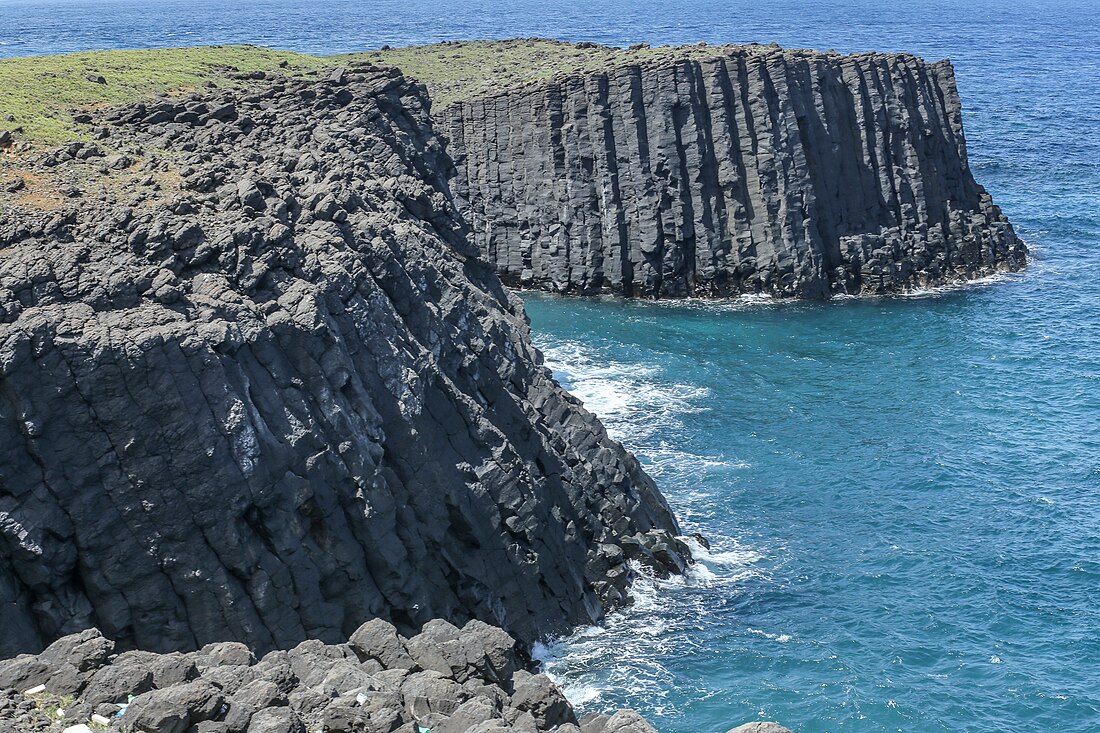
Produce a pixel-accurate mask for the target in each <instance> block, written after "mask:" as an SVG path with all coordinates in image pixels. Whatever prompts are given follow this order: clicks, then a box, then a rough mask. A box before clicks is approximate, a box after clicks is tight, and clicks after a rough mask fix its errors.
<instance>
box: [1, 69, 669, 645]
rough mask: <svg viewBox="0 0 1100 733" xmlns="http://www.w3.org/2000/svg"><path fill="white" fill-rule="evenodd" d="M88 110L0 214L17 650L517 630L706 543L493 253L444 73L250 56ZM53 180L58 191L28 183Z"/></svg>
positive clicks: (10, 573) (4, 456)
mask: <svg viewBox="0 0 1100 733" xmlns="http://www.w3.org/2000/svg"><path fill="white" fill-rule="evenodd" d="M239 81H240V82H242V86H240V87H239V88H234V89H231V90H224V89H217V88H210V89H205V90H203V91H202V92H201V93H194V94H190V95H186V96H180V97H175V98H167V97H165V98H162V99H160V100H156V101H153V102H149V103H142V104H138V105H132V106H128V107H124V108H121V109H115V110H107V111H100V112H97V113H96V114H94V115H89V116H88V123H89V125H90V130H91V136H92V137H94V138H96V141H95V142H91V141H81V142H74V143H72V144H70V145H66V146H63V147H61V148H60V149H57V150H54V151H51V152H48V153H45V154H42V155H40V156H38V157H37V158H36V159H35V160H32V161H30V162H28V163H27V165H26V170H25V171H23V172H22V173H20V174H19V175H18V176H17V177H15V178H13V179H11V180H9V181H8V182H7V184H6V186H5V190H14V191H15V193H14V194H13V196H15V198H14V199H11V201H12V203H11V205H10V206H6V208H5V215H4V216H3V217H2V218H0V609H2V618H3V623H2V624H0V655H3V656H8V655H12V654H15V653H19V652H36V651H39V650H41V649H42V648H43V647H44V646H45V645H47V644H49V643H50V642H52V641H53V640H55V639H57V638H59V637H61V636H64V635H66V634H69V633H73V632H78V631H81V630H83V629H86V628H91V627H95V628H99V629H102V630H103V632H104V634H106V635H107V636H109V637H110V638H113V639H115V640H117V641H118V642H119V643H120V644H121V645H122V646H123V647H124V648H140V649H146V650H152V651H158V652H171V651H178V650H190V649H196V648H201V647H202V646H204V645H205V644H207V643H209V642H213V641H220V640H224V639H233V640H236V641H240V642H243V643H245V644H247V645H248V646H249V647H250V648H252V649H254V650H257V652H258V653H261V654H262V653H266V652H267V651H270V650H272V649H277V648H278V649H286V648H291V647H293V646H295V645H296V644H298V643H299V642H302V641H304V640H307V639H314V640H320V642H325V643H332V644H334V643H338V642H340V641H343V640H345V639H347V638H348V636H349V635H350V634H351V633H352V632H354V631H355V629H357V628H358V627H359V625H360V624H362V623H363V622H364V621H366V620H368V619H371V618H383V619H387V620H389V621H391V622H392V623H394V624H395V625H396V626H397V627H398V628H399V629H400V630H401V631H402V632H403V633H414V632H415V631H416V630H418V629H419V628H420V627H422V626H423V625H424V624H425V623H427V622H429V621H430V620H432V619H436V618H446V619H448V620H450V621H452V622H454V623H457V624H460V625H461V624H464V623H465V622H467V621H469V620H470V619H480V620H482V621H485V622H488V623H492V624H495V625H498V626H501V627H503V628H504V629H505V630H507V631H508V632H509V633H511V634H513V635H514V636H515V637H516V638H518V639H519V640H520V641H521V642H523V643H524V644H530V643H531V642H533V641H535V640H536V639H539V638H542V637H544V636H546V635H548V634H554V633H559V632H563V631H565V630H567V629H570V628H572V627H573V626H575V625H577V624H584V623H590V622H592V621H594V620H596V619H598V618H599V617H600V616H601V615H602V614H603V613H604V612H605V611H606V610H607V609H610V608H615V607H619V606H621V605H623V604H626V603H628V602H629V585H630V581H631V578H632V577H633V573H634V570H633V567H634V565H635V564H636V563H641V564H643V565H648V566H649V567H650V568H651V569H652V570H653V571H654V572H657V573H659V574H667V573H677V572H681V571H683V569H684V568H685V566H686V564H687V563H688V562H690V554H689V553H688V551H687V548H686V547H685V546H684V545H683V544H682V543H681V542H680V541H679V540H677V539H676V535H677V534H678V529H677V525H676V522H675V520H674V518H673V516H672V514H671V512H670V511H669V509H668V507H667V505H666V503H665V500H664V498H663V497H662V496H661V495H660V493H659V492H658V491H657V489H656V487H655V486H654V484H653V481H652V480H651V479H650V478H649V477H648V476H646V475H645V473H644V472H643V471H642V470H641V468H640V467H639V465H638V462H637V461H636V460H635V459H634V457H633V456H632V455H630V454H629V453H628V452H627V451H625V450H624V449H623V448H622V446H621V445H619V444H618V443H616V442H615V441H613V440H611V439H609V438H608V436H607V434H606V433H605V432H604V430H603V428H602V426H601V425H600V423H599V422H598V421H597V420H596V418H595V417H593V416H592V415H591V414H589V413H588V412H587V411H585V410H584V408H583V407H582V406H581V405H580V403H579V402H578V401H577V400H575V399H574V398H572V397H571V396H570V395H568V394H567V393H566V392H565V391H564V390H562V389H561V388H560V387H559V386H558V384H557V383H556V382H555V381H554V380H553V379H552V377H551V374H550V373H549V372H548V370H546V369H545V368H544V367H543V366H542V363H541V362H542V358H541V355H540V354H539V353H538V352H537V351H536V350H535V349H534V348H533V347H532V345H531V342H530V338H529V334H528V329H527V324H526V321H525V317H524V314H523V309H522V305H521V304H520V302H519V300H518V299H517V298H516V297H515V296H513V295H511V294H509V293H508V292H507V291H506V290H505V289H504V288H503V287H502V285H501V283H500V281H499V280H498V279H497V277H496V276H495V275H494V274H493V272H492V268H491V266H489V265H487V264H486V263H485V262H483V261H482V260H481V259H479V257H478V256H477V251H476V250H475V249H474V248H472V247H471V246H470V245H469V243H468V241H467V238H466V234H467V232H466V228H465V223H464V222H463V220H462V219H461V218H460V217H459V216H457V215H456V213H455V210H454V207H453V204H452V201H451V198H450V192H449V189H448V183H447V180H448V176H449V175H450V174H451V172H452V166H451V162H450V159H449V158H448V157H447V155H446V154H445V152H444V150H443V148H442V146H441V145H440V143H439V141H438V140H437V138H436V137H435V135H434V133H433V129H432V125H431V121H430V119H429V116H428V106H429V102H428V98H427V96H426V93H425V90H424V88H423V87H422V86H419V85H417V84H414V83H411V82H409V81H407V80H406V79H405V78H404V77H402V76H401V75H400V74H399V73H398V72H397V71H396V70H393V69H387V68H376V67H373V66H370V65H365V66H356V67H348V68H347V69H338V70H336V71H335V72H333V73H332V74H331V75H329V74H327V73H326V74H325V75H323V76H320V77H315V78H306V79H290V78H280V77H275V78H271V77H267V76H265V75H264V74H257V75H254V77H250V78H246V79H240V80H239ZM43 180H50V181H53V185H54V187H55V188H56V189H57V190H62V191H64V192H65V195H66V196H67V198H66V200H65V202H64V203H62V204H60V205H57V206H54V207H47V206H37V208H36V201H35V200H34V199H33V198H26V197H25V198H19V188H20V184H21V183H23V182H27V183H30V182H35V181H39V182H41V181H43Z"/></svg>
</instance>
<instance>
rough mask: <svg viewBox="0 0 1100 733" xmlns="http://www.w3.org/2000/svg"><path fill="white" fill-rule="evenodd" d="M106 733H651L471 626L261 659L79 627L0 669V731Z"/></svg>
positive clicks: (240, 647)
mask: <svg viewBox="0 0 1100 733" xmlns="http://www.w3.org/2000/svg"><path fill="white" fill-rule="evenodd" d="M108 725H109V726H110V728H111V730H115V731H120V732H121V733H188V732H190V733H306V731H308V732H309V733H315V732H318V731H319V732H320V733H423V731H431V732H432V733H511V732H514V733H542V732H543V731H555V732H556V733H656V731H655V730H654V728H653V727H652V726H651V725H649V724H648V723H647V722H645V720H643V719H642V718H641V716H639V715H638V714H637V713H635V712H634V711H632V710H620V711H618V712H616V713H614V714H613V715H607V714H601V713H594V714H588V715H585V716H583V717H582V718H580V719H578V717H577V715H576V713H575V712H574V710H573V707H572V706H571V705H570V704H569V702H568V701H567V700H566V699H565V697H564V696H563V695H562V693H561V691H560V690H559V689H558V688H557V686H556V685H555V684H554V683H553V682H552V681H551V680H550V678H549V677H547V676H546V675H543V674H534V673H532V672H530V671H528V670H527V668H526V665H525V657H524V655H523V650H522V649H521V647H520V646H519V645H518V644H517V643H516V641H515V639H513V638H512V637H510V636H509V635H508V634H506V633H505V632H504V631H502V630H500V629H498V628H496V627H493V626H489V625H488V624H484V623H482V622H480V621H470V622H469V623H467V624H466V625H465V626H463V627H462V628H461V629H459V628H456V627H455V626H453V625H451V624H449V623H447V622H446V621H441V620H437V621H432V622H430V623H428V624H427V625H426V626H425V627H424V630H423V631H422V632H421V633H420V634H418V635H416V636H414V637H412V638H411V639H407V638H405V637H403V636H400V635H399V634H398V633H397V630H396V629H395V628H394V627H393V626H392V625H391V624H388V623H386V622H385V621H382V620H379V619H375V620H373V621H370V622H368V623H366V624H364V625H363V626H362V627H361V628H359V629H357V630H356V631H355V632H354V633H353V634H352V635H351V638H350V639H348V640H347V642H346V643H339V644H323V643H321V642H319V641H306V642H302V643H301V644H299V645H297V646H295V647H294V648H292V649H289V650H286V651H272V652H269V653H268V654H266V655H264V656H263V658H261V659H257V658H256V656H255V655H254V654H253V652H252V650H250V649H249V648H248V647H247V646H245V645H244V644H241V643H239V642H220V643H214V644H208V645H206V646H204V647H203V648H202V649H200V650H198V651H195V652H190V653H184V654H179V653H174V654H152V653H149V652H135V651H130V652H124V653H122V654H115V653H114V642H113V641H111V640H110V639H106V638H104V637H103V635H102V634H101V633H100V632H99V631H98V630H96V629H89V630H87V631H84V632H81V633H79V634H74V635H72V636H67V637H65V638H62V639H59V640H58V641H56V642H54V643H53V644H52V645H50V647H49V648H47V649H46V650H45V651H44V652H43V653H42V654H40V655H37V656H31V655H24V656H21V657H18V658H16V659H12V660H9V661H5V662H0V732H2V733H7V731H9V730H10V731H13V732H14V731H19V732H20V733H30V732H31V731H62V730H65V729H67V728H68V727H69V726H88V727H86V728H83V729H81V728H76V730H78V731H80V730H82V731H83V733H86V732H87V731H88V730H89V729H90V728H91V726H95V727H96V729H99V730H103V729H104V728H105V727H107V726H108ZM745 730H752V731H761V733H775V732H779V733H782V731H784V730H785V729H780V728H751V729H750V728H745ZM737 731H738V733H740V731H742V729H741V728H738V729H737ZM786 733H789V731H787V732H786Z"/></svg>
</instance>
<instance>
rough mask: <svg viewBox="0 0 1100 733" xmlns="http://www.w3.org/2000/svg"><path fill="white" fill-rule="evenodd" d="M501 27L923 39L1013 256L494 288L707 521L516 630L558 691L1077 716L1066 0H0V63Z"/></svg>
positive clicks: (884, 716) (624, 698)
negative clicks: (589, 611) (973, 270)
mask: <svg viewBox="0 0 1100 733" xmlns="http://www.w3.org/2000/svg"><path fill="white" fill-rule="evenodd" d="M514 36H545V37H554V38H562V39H567V40H576V41H580V40H586V41H597V42H601V43H606V44H613V45H623V44H629V43H633V42H638V41H648V42H650V43H653V44H660V43H691V42H695V41H700V40H705V41H707V42H709V43H724V42H761V43H770V42H772V41H776V42H778V43H779V44H780V45H783V46H786V47H812V48H817V49H821V50H826V49H836V50H838V51H841V52H850V51H867V50H877V51H908V52H913V53H916V54H919V55H922V56H924V57H925V58H928V59H939V58H944V57H948V58H950V59H951V60H952V61H953V62H954V64H955V68H956V73H957V78H958V84H959V88H960V92H961V95H962V99H963V105H964V123H965V126H966V131H967V138H968V143H969V152H970V161H971V165H972V167H973V169H974V172H975V175H976V176H977V178H978V180H979V181H980V182H981V183H983V184H984V185H985V186H986V187H987V188H988V189H989V190H990V191H991V193H992V194H993V196H994V198H995V200H996V201H997V202H998V203H999V204H1000V205H1001V206H1002V207H1003V208H1004V210H1005V212H1006V213H1007V215H1008V216H1009V218H1010V219H1011V220H1012V221H1013V223H1014V224H1015V226H1016V228H1017V231H1018V233H1019V234H1020V235H1021V236H1022V237H1023V238H1024V239H1025V240H1026V241H1027V243H1028V245H1029V246H1030V248H1031V253H1032V262H1031V266H1030V267H1029V268H1028V269H1027V270H1026V271H1025V272H1023V273H1020V274H1016V275H1011V276H1003V277H996V278H991V279H989V280H986V281H983V282H979V283H975V284H972V285H970V286H967V287H963V288H952V289H941V290H930V291H927V292H919V293H914V294H912V295H909V296H904V297H891V298H867V299H841V300H833V301H829V302H821V303H795V302H778V301H772V300H761V299H741V300H735V301H730V302H690V301H688V302H658V303H655V302H633V301H632V302H624V301H619V300H613V299H579V298H568V299H566V298H555V297H547V296H538V295H526V294H525V300H526V302H527V309H528V313H529V315H530V318H531V321H532V327H533V330H534V334H535V339H536V341H537V343H538V345H539V346H540V347H541V348H542V350H543V351H544V352H545V354H546V358H547V361H548V363H549V364H550V365H551V367H552V368H553V369H554V372H555V374H556V376H557V378H558V379H559V380H560V381H561V383H562V384H563V385H565V386H567V387H568V388H569V389H571V390H572V391H573V392H574V393H575V394H577V395H578V396H579V397H580V398H581V399H582V400H583V401H584V403H585V405H586V406H587V407H588V409H590V410H592V411H593V412H595V413H597V414H598V415H599V416H600V417H601V418H603V420H604V422H605V424H606V425H607V427H608V430H609V431H610V432H611V434H612V435H613V436H614V437H615V438H617V439H618V440H620V441H622V442H623V444H624V445H626V446H627V447H628V448H630V449H631V450H632V451H634V452H635V453H636V454H637V455H638V456H639V458H640V459H641V460H642V462H643V463H644V464H645V466H646V468H647V469H648V471H649V472H650V474H651V475H652V476H653V477H654V478H655V479H656V481H657V483H658V485H659V486H660V487H661V489H662V490H663V491H664V493H665V495H666V496H667V497H668V499H669V502H670V503H671V504H672V506H673V507H674V509H675V510H676V513H677V514H678V516H679V517H680V520H681V523H682V525H683V529H684V532H685V533H694V532H698V533H701V534H702V535H704V536H705V537H707V538H709V541H710V544H711V547H710V549H709V550H707V549H705V548H703V547H702V546H701V545H696V555H697V559H698V563H697V564H696V565H695V567H694V568H693V569H692V571H691V572H690V573H689V574H688V575H687V576H686V577H684V578H681V579H677V580H671V581H658V580H655V579H650V578H646V577H643V578H641V580H640V581H639V582H638V584H637V592H636V596H637V600H636V602H635V604H634V605H633V606H632V607H631V608H628V609H626V610H623V611H621V612H618V613H615V614H613V615H611V616H610V617H609V618H607V619H606V621H605V622H604V623H603V624H601V625H600V626H596V627H591V628H585V629H581V630H579V631H577V632H576V633H575V634H573V635H571V636H569V637H568V638H564V639H557V640H548V643H546V644H545V645H543V646H541V647H540V648H539V649H538V652H539V656H540V657H541V659H542V660H543V663H544V664H545V666H546V669H547V671H548V672H549V673H550V674H552V675H553V676H554V678H555V679H556V680H557V681H558V682H559V684H560V685H561V686H562V687H563V688H564V690H565V691H566V693H567V694H568V696H569V697H570V698H571V699H572V700H573V701H574V703H576V704H577V705H578V706H579V707H580V709H581V710H582V711H599V710H613V709H617V708H619V707H624V706H625V707H632V708H635V709H637V710H639V711H640V712H642V713H643V714H645V715H646V716H647V717H648V718H649V719H650V720H651V721H652V722H653V723H654V724H655V725H656V727H657V728H658V729H660V731H661V732H662V733H722V732H723V731H726V730H728V729H729V728H731V727H733V726H734V725H737V724H740V723H745V722H748V721H753V720H777V721H780V722H783V723H785V724H786V725H788V726H789V727H791V728H793V729H795V731H798V732H800V733H832V732H840V731H843V732H844V733H879V732H884V731H906V732H913V733H938V732H940V731H942V732H944V733H946V732H948V731H950V732H951V733H958V732H960V731H963V732H969V733H995V732H1001V731H1005V732H1009V731H1059V733H1074V732H1086V731H1100V103H1098V99H1100V3H1097V2H1096V0H904V1H901V0H681V1H678V2H674V1H672V0H663V1H657V0H586V1H585V2H580V1H578V0H555V1H554V2H545V0H537V1H536V0H511V1H509V2H488V1H487V0H431V2H423V1H420V0H401V2H397V1H396V0H326V1H324V2H321V1H317V0H249V2H229V1H228V0H224V1H223V0H217V1H215V0H155V1H154V0H148V1H143V2H138V1H136V0H68V1H62V0H0V56H19V55H30V54H52V53H60V52H66V51H79V50H86V49H92V48H142V47H158V46H179V45H191V44H212V43H254V44H260V45H265V46H273V47H277V48H286V49H293V50H298V51H305V52H312V53H337V52H346V51H356V50H363V49H371V48H377V47H379V46H381V45H383V44H390V45H394V46H396V45H404V44H414V43H428V42H434V41H441V40H458V39H470V38H506V37H514ZM2 93H3V90H0V94H2Z"/></svg>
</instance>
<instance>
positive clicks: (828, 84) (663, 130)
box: [437, 42, 1026, 298]
mask: <svg viewBox="0 0 1100 733" xmlns="http://www.w3.org/2000/svg"><path fill="white" fill-rule="evenodd" d="M512 43H522V42H512ZM582 46H583V47H586V48H588V49H589V51H588V53H589V54H590V55H591V56H592V58H591V59H587V58H586V57H584V56H581V57H579V58H578V59H577V60H575V61H574V63H575V64H576V65H577V66H578V67H579V70H576V71H573V72H570V73H565V72H559V73H557V75H556V76H554V77H553V78H551V79H549V80H545V79H543V80H539V79H526V80H524V81H523V82H522V83H517V84H502V85H500V86H498V87H497V88H488V89H483V90H481V91H479V93H477V94H475V95H473V96H472V98H464V99H458V100H457V101H455V102H454V103H453V104H450V105H449V106H448V107H447V108H446V109H444V110H442V111H440V112H439V113H438V114H437V118H438V120H439V122H438V125H439V127H440V128H441V129H442V130H443V131H444V132H445V133H446V135H447V136H448V138H449V140H450V151H451V153H452V155H453V156H454V158H455V160H456V163H457V176H456V178H455V181H454V184H453V185H454V190H455V194H456V198H457V200H458V202H459V206H460V209H461V210H462V212H463V213H464V214H465V216H466V218H467V219H468V220H469V222H470V224H471V226H472V230H473V241H474V243H475V244H476V245H477V246H478V247H479V248H480V249H481V251H482V252H483V253H484V256H485V257H486V258H488V259H489V260H490V261H491V262H493V263H494V264H495V266H496V269H497V272H498V273H499V274H500V276H501V277H502V279H504V281H505V282H506V283H508V284H511V285H516V286H522V287H528V288H538V289H544V290H550V291H554V292H563V293H580V294H594V293H605V292H610V293H616V294H622V295H627V296H646V297H684V296H698V297H721V296H731V295H738V294H742V293H764V294H770V295H776V296H796V297H807V298H822V297H828V296H830V295H834V294H841V293H847V294H853V295H855V294H874V293H889V292H898V291H905V290H910V289H913V288H918V287H927V286H935V285H941V284H950V283H956V282H962V281H966V280H969V279H973V278H978V277H982V276H987V275H990V274H993V273H995V272H1001V271H1013V270H1017V269H1019V268H1022V267H1023V266H1024V264H1025V257H1026V249H1025V246H1024V245H1023V243H1022V242H1021V241H1020V240H1019V239H1018V238H1017V237H1016V235H1015V233H1014V232H1013V229H1012V226H1011V225H1010V224H1009V222H1008V220H1007V219H1006V218H1005V217H1004V215H1003V214H1002V213H1001V211H1000V209H999V208H998V207H997V206H996V205H995V204H994V203H993V201H992V199H991V198H990V196H989V194H988V193H986V191H985V190H984V189H983V188H982V187H981V186H980V185H979V184H978V183H977V182H976V181H975V180H974V177H973V175H972V173H971V170H970V168H969V165H968V163H967V156H966V143H965V139H964V136H963V127H962V108H961V104H960V101H959V95H958V91H957V89H956V85H955V77H954V71H953V69H952V66H951V64H950V62H948V61H940V62H937V63H926V62H925V61H923V60H921V59H919V58H916V57H913V56H909V55H904V54H899V55H886V54H875V53H871V54H859V55H851V56H843V55H839V54H836V53H816V52H809V51H788V50H782V49H779V48H778V47H770V46H744V47H736V46H730V47H715V48H701V47H688V48H683V49H662V50H661V51H660V52H659V53H658V49H653V50H652V51H650V50H638V52H637V53H636V54H634V55H632V54H631V53H629V52H627V51H624V50H617V49H603V48H601V47H596V46H595V45H594V44H582ZM562 47H563V48H565V49H570V50H568V51H563V53H564V52H569V53H573V52H574V51H573V50H572V49H574V48H575V47H572V46H568V45H567V44H563V45H562Z"/></svg>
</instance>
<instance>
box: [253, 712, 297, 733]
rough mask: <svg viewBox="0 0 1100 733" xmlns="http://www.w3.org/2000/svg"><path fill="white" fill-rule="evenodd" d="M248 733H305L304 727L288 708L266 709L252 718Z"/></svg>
mask: <svg viewBox="0 0 1100 733" xmlns="http://www.w3.org/2000/svg"><path fill="white" fill-rule="evenodd" d="M248 733H305V726H303V725H302V721H301V720H300V719H299V718H298V716H297V714H295V712H294V711H293V710H291V709H290V708H266V709H264V710H261V711H259V712H258V713H256V714H255V715H253V716H252V720H251V721H250V722H249V724H248Z"/></svg>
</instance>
